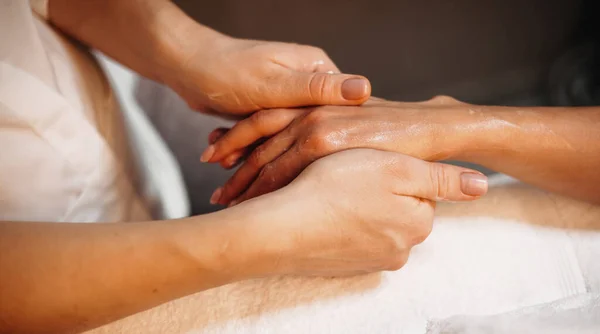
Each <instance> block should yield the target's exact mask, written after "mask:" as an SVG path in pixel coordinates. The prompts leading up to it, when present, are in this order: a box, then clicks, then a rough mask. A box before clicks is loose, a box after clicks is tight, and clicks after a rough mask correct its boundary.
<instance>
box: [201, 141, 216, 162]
mask: <svg viewBox="0 0 600 334" xmlns="http://www.w3.org/2000/svg"><path fill="white" fill-rule="evenodd" d="M214 155H215V145H209V146H208V147H207V148H206V150H204V152H202V155H201V156H200V161H202V162H209V161H210V159H211V158H212V157H213V156H214Z"/></svg>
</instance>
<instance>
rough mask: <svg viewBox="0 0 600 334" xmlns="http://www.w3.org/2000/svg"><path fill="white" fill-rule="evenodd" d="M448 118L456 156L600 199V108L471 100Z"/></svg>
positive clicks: (554, 188)
mask: <svg viewBox="0 0 600 334" xmlns="http://www.w3.org/2000/svg"><path fill="white" fill-rule="evenodd" d="M444 117H450V118H448V126H445V129H446V130H444V136H446V137H448V138H453V139H451V140H450V141H449V142H450V143H452V144H451V145H455V147H454V148H453V149H452V151H453V154H452V155H451V156H450V158H452V159H457V160H463V161H469V162H473V163H477V164H481V165H483V166H486V167H488V168H491V169H493V170H496V171H499V172H502V173H506V174H508V175H512V176H514V177H516V178H519V179H521V180H522V181H524V182H527V183H530V184H533V185H536V186H538V187H540V188H544V189H546V190H549V191H553V192H557V193H562V194H564V195H568V196H572V197H575V198H579V199H583V200H586V201H590V202H595V203H600V191H599V190H598V189H599V188H600V173H599V172H598V171H600V107H588V108H559V107H553V108H546V107H533V108H531V107H485V106H473V105H467V106H465V107H464V108H460V110H455V111H454V112H453V113H452V114H451V115H450V114H449V115H447V116H442V118H444Z"/></svg>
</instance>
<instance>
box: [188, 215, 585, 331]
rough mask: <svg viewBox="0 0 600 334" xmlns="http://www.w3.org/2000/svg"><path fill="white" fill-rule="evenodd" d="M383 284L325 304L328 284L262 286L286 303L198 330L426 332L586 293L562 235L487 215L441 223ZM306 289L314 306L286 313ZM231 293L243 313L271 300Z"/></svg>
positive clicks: (233, 290) (258, 293)
mask: <svg viewBox="0 0 600 334" xmlns="http://www.w3.org/2000/svg"><path fill="white" fill-rule="evenodd" d="M380 277H381V278H380V280H379V281H377V282H376V283H375V284H371V287H370V288H366V280H365V279H364V278H363V282H364V283H365V284H364V285H365V289H358V290H359V291H356V289H353V288H349V289H348V290H347V293H341V294H340V295H338V296H336V297H333V298H323V299H321V298H318V297H319V296H323V295H327V293H324V292H323V290H326V289H327V285H328V284H327V282H323V281H321V280H309V279H305V280H303V281H294V282H293V283H292V284H271V285H270V286H262V288H263V289H267V290H268V293H269V294H270V295H278V296H280V299H279V300H278V299H277V298H267V299H266V300H269V302H270V303H274V304H278V303H279V305H268V303H264V304H261V305H259V308H261V309H262V310H265V311H264V312H258V314H256V315H254V316H250V317H245V318H233V319H229V320H226V321H221V322H219V321H218V319H212V320H214V321H211V322H213V324H212V325H211V326H208V327H204V328H198V330H197V331H192V332H194V333H200V332H202V333H205V332H206V333H269V332H273V333H282V332H285V333H424V332H425V331H426V327H427V322H428V320H430V319H432V318H446V317H450V316H453V315H460V314H472V315H490V314H496V313H501V312H507V311H510V310H513V309H516V308H521V307H526V306H532V305H536V304H540V303H546V302H551V301H554V300H557V299H562V298H565V297H568V296H572V295H576V294H581V293H585V291H586V287H585V281H584V279H583V276H582V274H581V270H580V269H579V266H578V261H577V258H576V256H575V253H574V250H573V247H572V243H571V239H570V238H569V237H568V236H567V235H566V233H565V231H561V230H557V229H549V228H543V227H536V226H531V225H524V224H519V223H516V222H510V221H505V220H498V219H491V218H484V217H481V218H470V219H461V218H443V219H438V221H437V222H436V224H435V227H434V230H433V232H432V234H431V236H430V237H429V239H427V241H426V242H425V243H424V244H422V245H421V246H419V247H417V248H416V249H415V250H414V251H413V253H412V254H411V258H410V259H409V262H408V264H407V265H406V266H405V267H404V268H403V269H402V270H400V271H397V272H390V273H384V274H383V275H381V276H380ZM303 285H306V286H311V285H312V287H313V288H314V289H315V291H314V292H313V293H314V294H315V295H316V297H317V298H316V300H314V301H313V302H309V303H306V304H302V303H300V304H297V305H294V306H292V307H286V306H285V304H286V303H288V302H289V300H290V299H294V298H296V299H303V298H304V297H303V296H298V295H296V294H297V293H298V291H300V292H304V293H306V291H310V290H309V289H306V286H303ZM352 285H356V284H348V287H351V286H352ZM242 286H243V285H242ZM338 288H339V287H338ZM229 291H230V298H234V299H236V302H235V303H234V304H236V305H238V306H237V307H239V308H244V307H253V306H254V307H256V305H253V303H254V302H255V301H256V299H260V298H262V297H261V296H263V294H264V293H265V292H266V291H249V289H247V288H245V289H244V290H242V289H240V290H239V291H236V288H235V287H233V288H230V289H229ZM252 293H256V295H254V296H253V295H251V294H252ZM309 293H310V292H309ZM217 317H218V316H217Z"/></svg>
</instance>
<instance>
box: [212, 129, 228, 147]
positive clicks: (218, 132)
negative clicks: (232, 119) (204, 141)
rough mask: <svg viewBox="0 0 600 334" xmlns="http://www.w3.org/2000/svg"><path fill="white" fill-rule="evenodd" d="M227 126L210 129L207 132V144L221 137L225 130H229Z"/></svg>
mask: <svg viewBox="0 0 600 334" xmlns="http://www.w3.org/2000/svg"><path fill="white" fill-rule="evenodd" d="M229 130H230V129H229V128H216V129H214V130H212V131H211V132H210V133H209V134H208V143H209V144H214V143H215V142H216V141H217V140H219V138H221V137H223V135H224V134H226V133H227V131H229Z"/></svg>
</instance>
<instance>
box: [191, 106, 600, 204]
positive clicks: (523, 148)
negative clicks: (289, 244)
mask: <svg viewBox="0 0 600 334" xmlns="http://www.w3.org/2000/svg"><path fill="white" fill-rule="evenodd" d="M599 124H600V108H598V107H585V108H569V107H500V106H480V105H472V104H468V103H462V102H459V101H456V100H454V99H452V98H449V97H438V98H434V99H432V100H430V101H426V102H419V103H403V102H391V101H384V100H380V99H372V100H371V101H369V102H368V103H366V104H365V105H364V106H362V107H335V106H323V107H316V108H308V109H284V110H265V111H261V112H258V113H256V114H254V115H253V116H252V117H250V118H247V119H245V120H243V121H240V122H239V123H237V124H236V125H235V126H234V127H233V128H232V129H231V130H228V129H217V130H215V131H214V132H213V133H212V134H211V135H210V137H211V138H209V141H211V142H212V143H213V145H211V146H209V148H208V149H207V151H206V152H205V153H204V154H203V157H202V160H203V161H209V162H220V163H221V164H222V165H223V166H224V167H226V168H229V167H232V166H234V165H235V164H236V163H237V162H238V161H241V160H243V163H242V165H241V166H240V168H239V169H238V171H237V172H236V173H235V175H234V176H233V177H232V178H231V179H230V180H229V181H228V182H227V183H226V184H225V185H224V187H223V188H219V189H217V190H216V191H215V194H214V195H213V199H212V201H213V202H215V203H217V202H218V203H221V204H232V203H233V204H235V203H238V202H241V201H244V200H246V199H249V198H252V197H255V196H259V195H261V194H264V193H268V192H270V191H273V190H275V189H277V188H279V187H281V186H284V185H285V184H287V183H288V182H290V181H291V180H292V179H293V178H294V177H295V175H297V174H298V173H299V172H300V171H301V170H302V169H303V168H304V167H305V166H306V165H308V164H310V162H312V161H315V160H316V159H319V158H321V157H323V156H327V155H328V154H331V153H334V152H338V151H340V150H345V149H350V148H372V149H379V150H386V151H393V152H400V153H403V154H408V155H411V156H414V157H417V158H420V159H425V160H428V161H439V160H443V159H451V160H462V161H467V162H472V163H476V164H480V165H483V166H485V167H488V168H490V169H493V170H496V171H498V172H502V173H505V174H508V175H511V176H513V177H516V178H518V179H520V180H522V181H524V182H527V183H529V184H532V185H534V186H537V187H540V188H542V189H545V190H549V191H552V192H556V193H559V194H563V195H567V196H571V197H574V198H577V199H581V200H585V201H588V202H591V203H596V204H600V192H599V191H598V186H599V185H600V173H598V171H599V170H600V126H599ZM264 140H267V141H266V142H264V143H262V141H264ZM257 143H261V144H260V145H258V144H257ZM256 146H257V147H256ZM255 147H256V148H255Z"/></svg>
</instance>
